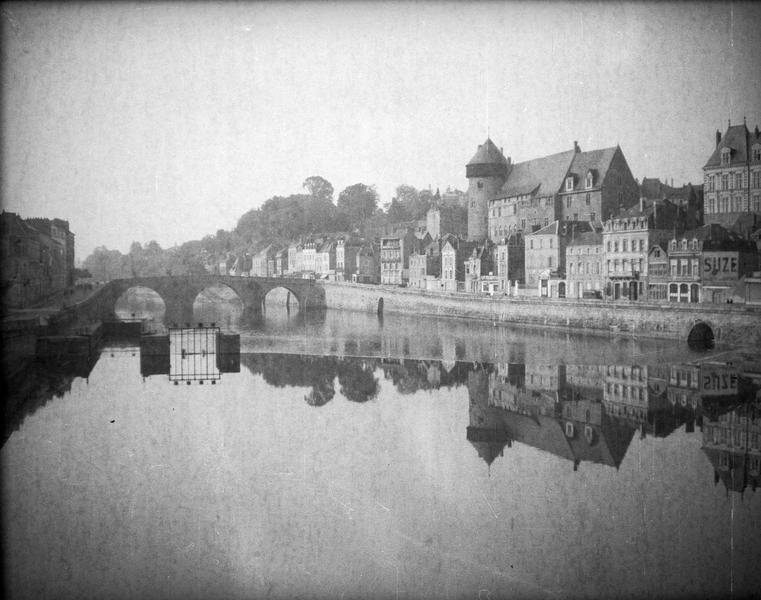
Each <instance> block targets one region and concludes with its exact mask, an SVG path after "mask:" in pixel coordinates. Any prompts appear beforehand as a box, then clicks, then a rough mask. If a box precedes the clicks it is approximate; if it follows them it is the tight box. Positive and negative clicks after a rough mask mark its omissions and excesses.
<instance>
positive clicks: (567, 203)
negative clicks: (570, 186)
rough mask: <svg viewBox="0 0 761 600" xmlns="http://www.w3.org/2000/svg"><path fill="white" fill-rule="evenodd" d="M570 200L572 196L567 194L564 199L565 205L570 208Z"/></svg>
mask: <svg viewBox="0 0 761 600" xmlns="http://www.w3.org/2000/svg"><path fill="white" fill-rule="evenodd" d="M571 200H573V197H572V196H568V198H566V199H565V207H566V208H571Z"/></svg>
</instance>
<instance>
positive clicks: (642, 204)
mask: <svg viewBox="0 0 761 600" xmlns="http://www.w3.org/2000/svg"><path fill="white" fill-rule="evenodd" d="M639 212H641V213H643V212H645V198H644V197H642V196H640V197H639Z"/></svg>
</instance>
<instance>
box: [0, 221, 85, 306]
mask: <svg viewBox="0 0 761 600" xmlns="http://www.w3.org/2000/svg"><path fill="white" fill-rule="evenodd" d="M1 228H2V231H1V232H0V241H1V246H0V275H1V276H2V282H1V286H0V287H1V289H2V304H3V306H4V307H8V308H25V307H28V306H30V305H33V304H34V303H36V302H38V301H40V300H42V299H44V298H46V297H48V296H51V295H53V294H58V293H62V292H63V291H64V290H65V289H66V288H68V287H70V286H71V285H72V284H73V277H74V234H73V233H71V232H70V231H69V224H68V222H66V221H63V220H61V219H26V220H24V219H22V218H21V217H19V216H18V215H17V214H15V213H10V212H5V211H3V213H2V223H1Z"/></svg>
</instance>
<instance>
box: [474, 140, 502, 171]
mask: <svg viewBox="0 0 761 600" xmlns="http://www.w3.org/2000/svg"><path fill="white" fill-rule="evenodd" d="M506 164H507V159H505V156H504V155H503V154H502V151H501V150H500V149H499V148H497V146H496V144H495V143H494V142H492V141H491V138H486V141H485V142H484V143H483V144H481V145H480V146H479V147H478V150H476V153H475V154H474V155H473V158H471V159H470V161H469V162H468V165H467V166H470V165H506Z"/></svg>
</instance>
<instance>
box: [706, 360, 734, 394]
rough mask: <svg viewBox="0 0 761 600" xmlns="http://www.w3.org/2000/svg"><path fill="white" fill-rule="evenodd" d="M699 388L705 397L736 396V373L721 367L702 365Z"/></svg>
mask: <svg viewBox="0 0 761 600" xmlns="http://www.w3.org/2000/svg"><path fill="white" fill-rule="evenodd" d="M700 387H701V390H702V391H703V394H704V395H707V396H734V395H736V394H737V371H735V370H732V369H729V368H727V367H725V366H721V365H706V364H704V365H702V366H701V369H700Z"/></svg>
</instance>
